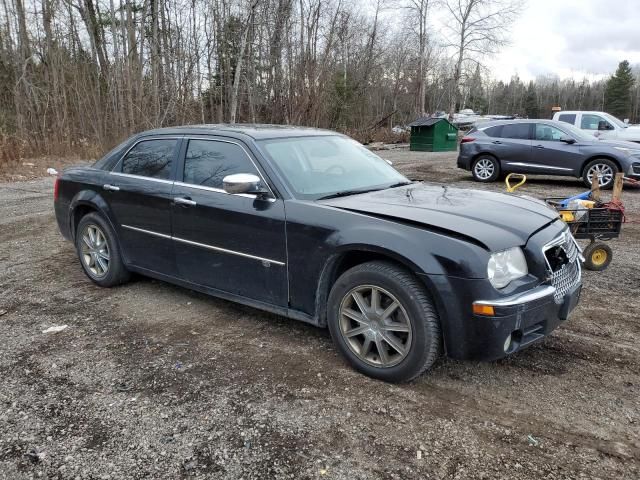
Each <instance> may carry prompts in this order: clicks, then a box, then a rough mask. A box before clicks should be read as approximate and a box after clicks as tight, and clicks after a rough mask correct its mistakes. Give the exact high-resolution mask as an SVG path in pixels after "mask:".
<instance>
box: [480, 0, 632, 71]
mask: <svg viewBox="0 0 640 480" xmlns="http://www.w3.org/2000/svg"><path fill="white" fill-rule="evenodd" d="M511 39H512V43H511V45H510V46H509V47H506V48H505V49H504V50H503V51H502V53H500V54H499V55H497V56H496V57H495V58H493V59H491V60H490V61H489V62H487V63H488V64H489V65H490V66H491V71H492V72H493V74H494V76H495V77H496V78H497V79H499V80H508V79H509V78H510V77H511V76H512V75H514V74H515V73H517V74H518V75H519V76H520V78H521V79H523V80H525V81H526V80H530V79H533V78H535V77H536V76H538V75H546V74H556V75H558V76H560V77H561V78H566V77H574V78H577V79H582V78H584V77H585V76H587V77H588V78H590V79H595V78H601V77H603V76H604V77H608V76H609V75H610V74H611V73H612V72H613V71H614V70H615V69H616V67H617V66H618V63H619V62H620V61H621V60H625V59H626V60H629V62H630V63H631V64H632V65H633V64H640V0H527V1H526V4H525V8H524V10H523V12H522V14H521V15H520V17H519V18H518V20H517V21H516V22H515V23H514V24H513V26H512V28H511Z"/></svg>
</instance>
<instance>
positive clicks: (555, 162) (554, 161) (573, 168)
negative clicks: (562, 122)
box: [532, 123, 584, 175]
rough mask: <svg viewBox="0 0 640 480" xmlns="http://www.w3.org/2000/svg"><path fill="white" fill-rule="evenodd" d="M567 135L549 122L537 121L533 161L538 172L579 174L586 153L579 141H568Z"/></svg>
mask: <svg viewBox="0 0 640 480" xmlns="http://www.w3.org/2000/svg"><path fill="white" fill-rule="evenodd" d="M568 136H569V135H567V134H566V133H565V132H564V131H562V130H560V129H559V128H556V127H554V126H553V125H549V124H547V123H536V125H535V132H534V139H533V148H532V152H533V163H534V164H535V165H536V173H545V174H547V175H574V174H575V175H577V174H578V172H579V171H580V167H581V166H582V160H583V159H584V155H583V154H582V153H580V146H579V144H578V143H572V144H571V143H566V142H563V141H562V140H561V139H562V138H566V137H568Z"/></svg>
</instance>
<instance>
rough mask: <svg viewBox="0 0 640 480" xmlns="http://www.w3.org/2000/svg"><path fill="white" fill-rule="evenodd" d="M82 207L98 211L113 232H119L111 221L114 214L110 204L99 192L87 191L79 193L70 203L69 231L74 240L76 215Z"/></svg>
mask: <svg viewBox="0 0 640 480" xmlns="http://www.w3.org/2000/svg"><path fill="white" fill-rule="evenodd" d="M82 205H85V206H87V207H91V208H92V209H93V210H97V211H98V212H99V213H100V214H102V216H103V217H104V218H105V219H106V220H107V221H108V222H109V225H110V226H111V228H112V229H113V231H114V232H117V230H116V228H115V226H114V224H113V222H112V221H111V218H112V213H111V209H110V208H109V204H108V203H107V202H106V201H105V199H104V198H103V197H102V195H100V194H99V193H98V192H96V191H94V190H88V189H87V190H81V191H80V192H78V193H77V194H76V195H75V196H74V197H73V199H71V202H70V203H69V229H70V231H71V235H72V237H73V238H74V239H75V236H76V232H75V225H76V213H77V211H78V207H79V206H82ZM78 220H79V219H78Z"/></svg>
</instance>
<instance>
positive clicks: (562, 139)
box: [560, 136, 576, 145]
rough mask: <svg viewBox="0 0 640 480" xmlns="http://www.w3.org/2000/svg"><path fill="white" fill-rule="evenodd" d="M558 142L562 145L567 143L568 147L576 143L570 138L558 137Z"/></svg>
mask: <svg viewBox="0 0 640 480" xmlns="http://www.w3.org/2000/svg"><path fill="white" fill-rule="evenodd" d="M560 141H561V142H564V143H568V144H569V145H571V144H573V143H576V140H575V138H571V137H567V136H564V137H560Z"/></svg>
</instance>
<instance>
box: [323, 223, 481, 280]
mask: <svg viewBox="0 0 640 480" xmlns="http://www.w3.org/2000/svg"><path fill="white" fill-rule="evenodd" d="M326 242H327V243H328V244H331V245H333V247H334V252H336V253H342V252H348V251H353V250H356V251H367V252H372V253H378V254H381V255H384V256H385V257H389V258H391V259H393V260H395V261H396V262H398V263H400V264H403V265H405V266H406V267H407V268H408V269H410V270H411V271H413V272H414V273H426V274H430V275H453V276H457V277H463V278H484V277H485V276H486V264H487V261H488V260H489V253H488V252H487V251H486V250H485V249H483V248H481V247H480V246H479V245H475V244H472V243H469V242H466V241H465V240H464V239H461V238H456V237H452V236H448V235H446V234H445V233H441V232H436V231H431V230H428V227H425V228H421V227H418V226H413V225H405V224H404V223H402V222H395V221H392V220H386V221H379V222H376V223H373V222H370V223H366V224H365V223H360V224H357V225H354V226H353V227H352V228H348V229H345V230H342V231H340V232H337V231H336V232H333V233H332V234H331V235H330V236H329V237H328V238H327V240H326ZM435 252H437V253H435Z"/></svg>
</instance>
